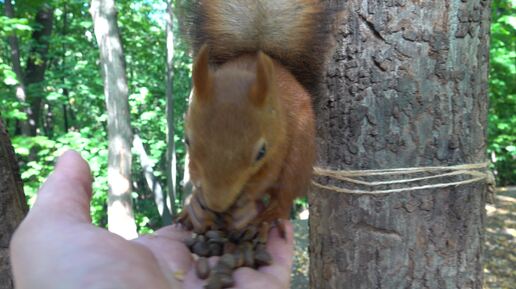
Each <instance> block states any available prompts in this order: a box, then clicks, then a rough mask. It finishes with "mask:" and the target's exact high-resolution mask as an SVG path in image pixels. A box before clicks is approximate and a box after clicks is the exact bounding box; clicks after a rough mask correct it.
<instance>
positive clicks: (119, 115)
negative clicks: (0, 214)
mask: <svg viewBox="0 0 516 289" xmlns="http://www.w3.org/2000/svg"><path fill="white" fill-rule="evenodd" d="M91 14H92V16H93V25H94V30H95V36H96V38H97V43H98V45H99V50H100V65H101V70H102V76H103V78H104V94H105V96H106V107H107V112H108V137H109V152H108V183H109V198H108V228H109V230H110V231H112V232H114V233H116V234H119V235H120V236H122V237H124V238H126V239H132V238H135V237H137V235H138V234H137V233H136V224H135V221H134V214H133V203H132V198H131V187H132V183H131V162H132V155H131V143H132V131H131V124H130V118H129V102H128V94H129V93H128V88H127V78H126V74H125V61H124V52H123V49H122V43H121V41H120V33H119V31H118V25H117V20H116V19H117V16H116V8H115V1H114V0H93V1H92V2H91Z"/></svg>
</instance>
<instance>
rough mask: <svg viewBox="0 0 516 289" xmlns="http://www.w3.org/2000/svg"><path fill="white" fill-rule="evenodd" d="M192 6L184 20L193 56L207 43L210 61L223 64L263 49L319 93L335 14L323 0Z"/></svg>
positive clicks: (218, 1) (211, 0) (231, 0)
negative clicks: (331, 22)
mask: <svg viewBox="0 0 516 289" xmlns="http://www.w3.org/2000/svg"><path fill="white" fill-rule="evenodd" d="M191 5H192V6H191V7H190V11H189V15H190V17H189V20H188V21H187V22H188V23H189V24H188V33H189V34H190V39H191V42H192V46H193V48H194V54H195V55H196V54H197V52H198V51H199V49H200V48H201V46H202V45H204V44H207V45H208V46H209V48H210V60H211V61H212V62H213V63H215V64H222V63H224V62H226V61H228V60H230V59H232V58H234V57H237V56H239V55H242V54H244V53H252V52H256V51H263V52H265V53H266V54H267V55H269V56H271V57H272V58H273V59H275V60H277V61H279V62H280V63H281V64H283V65H284V66H285V67H287V69H289V70H290V71H291V72H292V74H294V76H295V77H296V78H297V79H298V81H299V82H300V83H301V84H302V85H303V86H304V87H305V88H306V89H307V90H308V91H309V92H310V93H312V94H316V93H317V90H318V86H319V85H320V83H321V79H322V76H323V75H324V73H325V71H324V64H325V60H326V57H325V56H326V55H327V53H328V51H329V46H330V42H329V41H328V40H329V37H328V35H329V33H328V31H329V28H330V21H331V19H333V17H332V16H333V13H334V11H332V10H331V9H329V8H328V6H326V5H324V4H322V3H321V1H319V0H196V1H193V2H192V3H191Z"/></svg>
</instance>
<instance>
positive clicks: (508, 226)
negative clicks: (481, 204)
mask: <svg viewBox="0 0 516 289" xmlns="http://www.w3.org/2000/svg"><path fill="white" fill-rule="evenodd" d="M486 211H487V224H486V243H485V247H484V282H485V286H484V289H513V288H515V286H516V285H515V284H516V187H511V188H501V189H498V192H497V196H496V201H495V204H488V205H487V206H486ZM294 228H295V239H296V256H295V260H294V270H293V272H292V286H291V288H292V289H308V288H309V286H308V263H309V257H308V222H307V220H296V221H294Z"/></svg>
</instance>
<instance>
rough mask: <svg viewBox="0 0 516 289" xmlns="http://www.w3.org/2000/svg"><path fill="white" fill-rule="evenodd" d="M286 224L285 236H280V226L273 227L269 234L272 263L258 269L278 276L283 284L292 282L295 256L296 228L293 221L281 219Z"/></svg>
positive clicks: (268, 245) (268, 243)
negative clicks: (291, 275) (291, 272)
mask: <svg viewBox="0 0 516 289" xmlns="http://www.w3.org/2000/svg"><path fill="white" fill-rule="evenodd" d="M280 222H282V223H283V225H284V229H285V238H282V237H281V236H280V232H279V230H278V228H273V229H272V230H271V233H270V234H269V240H268V242H267V251H268V252H269V253H270V254H271V256H272V265H270V266H265V267H261V268H260V269H259V270H258V271H260V272H263V273H266V274H269V275H272V276H274V277H276V278H277V279H278V280H279V281H280V282H281V283H282V284H284V285H288V284H289V283H290V271H291V267H292V259H293V256H294V230H293V228H292V223H290V222H289V221H287V220H282V221H280Z"/></svg>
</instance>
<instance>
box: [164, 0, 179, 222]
mask: <svg viewBox="0 0 516 289" xmlns="http://www.w3.org/2000/svg"><path fill="white" fill-rule="evenodd" d="M165 17H166V29H165V30H166V37H167V79H166V84H165V85H166V97H167V144H168V145H167V190H168V200H169V202H167V203H168V207H169V208H170V210H171V212H172V217H174V216H175V214H176V210H175V209H176V208H175V200H176V177H177V161H176V145H175V142H174V93H173V84H174V30H173V28H174V26H173V20H174V14H173V11H172V0H168V1H167V13H166V16H165ZM166 199H167V195H165V200H166ZM163 216H164V217H165V215H163ZM170 223H171V220H168V219H165V218H163V224H164V225H168V224H170Z"/></svg>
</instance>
